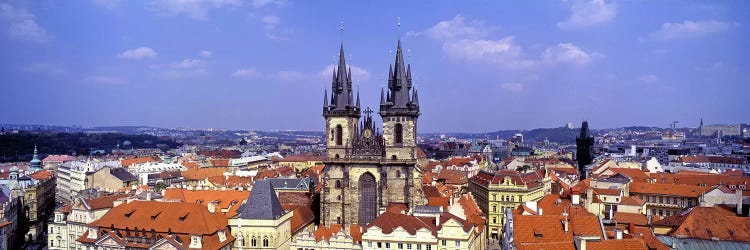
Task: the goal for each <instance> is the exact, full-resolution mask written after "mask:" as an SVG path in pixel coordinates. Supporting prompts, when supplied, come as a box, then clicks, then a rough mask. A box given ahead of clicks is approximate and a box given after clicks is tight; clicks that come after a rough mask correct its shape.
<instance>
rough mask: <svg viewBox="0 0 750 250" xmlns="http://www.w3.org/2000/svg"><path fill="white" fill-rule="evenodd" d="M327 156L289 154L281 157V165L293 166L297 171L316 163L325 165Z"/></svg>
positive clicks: (279, 163)
mask: <svg viewBox="0 0 750 250" xmlns="http://www.w3.org/2000/svg"><path fill="white" fill-rule="evenodd" d="M323 160H325V156H319V155H288V156H286V157H284V158H282V159H279V162H278V165H279V166H282V167H283V166H289V167H293V168H294V170H296V171H300V172H302V171H305V170H306V169H309V168H311V167H314V166H315V165H323Z"/></svg>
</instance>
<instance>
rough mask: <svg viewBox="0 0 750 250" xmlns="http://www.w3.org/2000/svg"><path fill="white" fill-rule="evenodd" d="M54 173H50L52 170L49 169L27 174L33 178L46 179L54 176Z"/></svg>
mask: <svg viewBox="0 0 750 250" xmlns="http://www.w3.org/2000/svg"><path fill="white" fill-rule="evenodd" d="M54 175H55V174H54V173H52V171H49V170H39V171H36V172H34V173H32V174H30V175H29V177H31V178H34V180H46V179H49V178H51V177H52V176H54Z"/></svg>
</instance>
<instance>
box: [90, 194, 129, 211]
mask: <svg viewBox="0 0 750 250" xmlns="http://www.w3.org/2000/svg"><path fill="white" fill-rule="evenodd" d="M125 197H128V195H127V194H113V195H108V196H100V197H96V198H90V199H84V200H83V201H84V203H85V206H87V208H88V209H90V210H99V209H105V208H111V207H112V206H114V202H115V201H116V200H117V199H120V198H125Z"/></svg>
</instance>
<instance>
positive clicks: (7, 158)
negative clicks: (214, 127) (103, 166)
mask: <svg viewBox="0 0 750 250" xmlns="http://www.w3.org/2000/svg"><path fill="white" fill-rule="evenodd" d="M126 141H127V142H129V144H130V145H126V144H128V143H125V142H126ZM35 144H36V145H37V148H38V149H39V154H40V157H44V156H46V155H51V154H68V155H73V154H75V155H89V154H90V153H91V152H93V151H95V150H107V151H109V150H111V149H115V148H117V145H118V144H119V145H120V148H121V149H130V148H157V147H162V148H163V149H171V148H176V147H179V146H180V145H179V144H178V143H176V142H175V141H173V140H171V139H162V138H159V137H156V136H151V135H127V134H119V133H102V134H86V133H65V132H52V131H21V132H19V133H17V134H0V162H12V161H29V160H31V157H32V154H33V152H34V145H35Z"/></svg>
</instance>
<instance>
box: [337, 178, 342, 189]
mask: <svg viewBox="0 0 750 250" xmlns="http://www.w3.org/2000/svg"><path fill="white" fill-rule="evenodd" d="M336 188H341V181H340V180H336Z"/></svg>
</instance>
